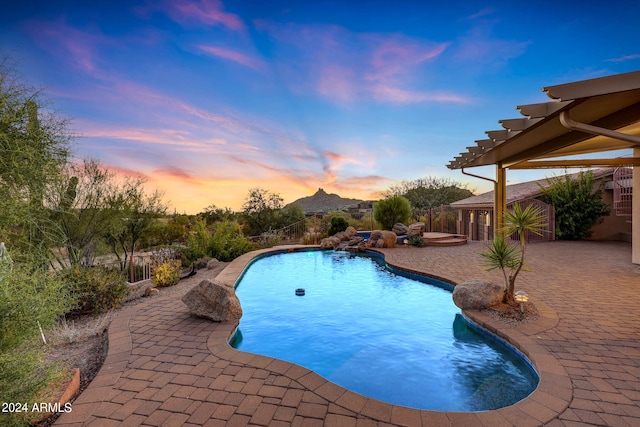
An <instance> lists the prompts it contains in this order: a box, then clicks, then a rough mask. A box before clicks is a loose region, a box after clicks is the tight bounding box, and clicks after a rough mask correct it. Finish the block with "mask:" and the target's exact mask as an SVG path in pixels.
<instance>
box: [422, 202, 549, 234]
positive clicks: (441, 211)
mask: <svg viewBox="0 0 640 427" xmlns="http://www.w3.org/2000/svg"><path fill="white" fill-rule="evenodd" d="M517 203H519V204H520V206H521V207H522V208H523V209H526V208H527V206H530V205H533V206H536V207H538V208H539V209H540V210H541V212H542V216H543V221H544V223H545V227H544V228H543V230H542V235H541V236H539V235H537V234H535V233H531V232H527V233H526V234H525V239H526V240H527V242H537V241H549V240H555V234H556V232H555V224H556V218H555V208H554V207H553V205H550V204H547V203H544V202H542V201H541V200H538V199H527V200H522V201H520V202H517ZM514 204H515V203H510V204H508V205H507V210H512V209H513V205H514ZM493 216H494V213H493V207H490V208H480V209H456V208H452V207H451V206H440V207H438V208H434V209H430V210H429V222H430V224H429V225H427V231H439V232H443V233H452V234H463V235H466V236H467V237H468V239H469V240H475V241H481V242H485V241H489V240H491V239H493V236H494V231H495V230H494V227H493ZM429 227H431V228H429ZM511 238H512V239H513V238H515V237H514V236H511Z"/></svg>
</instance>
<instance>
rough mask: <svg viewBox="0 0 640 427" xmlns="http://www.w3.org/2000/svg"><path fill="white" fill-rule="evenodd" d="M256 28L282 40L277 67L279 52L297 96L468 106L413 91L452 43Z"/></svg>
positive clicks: (260, 24)
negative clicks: (311, 95)
mask: <svg viewBox="0 0 640 427" xmlns="http://www.w3.org/2000/svg"><path fill="white" fill-rule="evenodd" d="M255 26H256V28H257V29H258V30H261V31H266V32H267V33H268V34H269V35H270V36H271V37H273V38H274V39H275V40H276V41H277V42H279V44H278V49H277V50H276V63H277V54H278V52H279V51H281V52H283V58H287V59H286V60H283V61H282V62H281V63H277V66H279V67H280V68H281V69H282V73H281V74H283V75H286V76H287V78H286V83H287V84H288V85H289V86H290V87H291V88H292V89H293V90H294V91H296V92H301V93H304V92H305V91H306V92H308V91H309V89H310V90H312V91H314V92H315V93H316V94H318V95H320V96H323V97H326V98H328V99H331V100H332V101H334V102H337V103H351V102H354V101H356V100H361V99H373V100H375V101H378V102H393V103H418V102H437V103H459V102H466V99H465V97H463V96H461V95H456V94H432V93H429V92H425V91H424V89H422V90H417V89H416V88H415V87H414V86H415V85H416V84H422V85H423V84H424V83H423V82H424V81H425V80H428V79H426V78H425V73H426V72H427V71H426V68H425V65H426V64H428V63H430V62H433V61H436V60H437V59H438V58H439V57H440V56H441V55H442V54H443V53H444V52H445V50H446V49H447V48H448V46H449V44H448V43H436V42H431V41H428V40H420V39H414V38H410V37H407V36H404V35H399V34H380V33H375V34H372V33H354V32H351V31H349V30H347V29H345V28H342V27H338V26H335V25H298V24H285V25H279V24H276V23H272V22H268V21H256V22H255ZM292 48H293V51H292V50H291V49H292ZM291 57H293V60H290V58H291ZM292 63H293V64H294V65H291V64H292ZM427 77H429V76H427Z"/></svg>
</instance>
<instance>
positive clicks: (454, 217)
mask: <svg viewBox="0 0 640 427" xmlns="http://www.w3.org/2000/svg"><path fill="white" fill-rule="evenodd" d="M424 225H425V231H427V232H439V233H450V234H461V233H460V232H459V231H458V210H457V209H456V208H453V207H451V206H449V205H442V206H438V207H437V208H431V209H429V210H427V211H426V213H425V221H424Z"/></svg>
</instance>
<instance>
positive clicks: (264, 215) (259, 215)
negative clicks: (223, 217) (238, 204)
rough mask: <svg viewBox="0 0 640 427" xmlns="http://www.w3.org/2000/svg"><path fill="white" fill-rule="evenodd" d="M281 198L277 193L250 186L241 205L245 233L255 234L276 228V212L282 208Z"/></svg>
mask: <svg viewBox="0 0 640 427" xmlns="http://www.w3.org/2000/svg"><path fill="white" fill-rule="evenodd" d="M282 202H283V199H282V197H280V195H279V194H277V193H271V192H269V191H268V190H265V189H262V188H252V189H250V190H249V194H248V195H247V198H246V199H245V202H244V204H243V205H242V216H243V218H244V221H245V223H246V227H247V233H248V234H249V235H251V236H257V235H259V234H261V233H263V232H265V231H268V230H271V229H273V228H277V225H278V224H277V213H278V211H279V210H280V209H281V208H282Z"/></svg>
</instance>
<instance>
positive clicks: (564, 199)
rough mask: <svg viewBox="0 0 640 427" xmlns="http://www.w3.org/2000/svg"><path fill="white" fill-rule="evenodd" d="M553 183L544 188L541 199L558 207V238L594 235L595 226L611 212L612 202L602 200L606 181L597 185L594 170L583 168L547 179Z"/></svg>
mask: <svg viewBox="0 0 640 427" xmlns="http://www.w3.org/2000/svg"><path fill="white" fill-rule="evenodd" d="M547 182H548V183H549V186H548V187H547V188H541V190H542V196H541V197H540V200H542V201H543V202H545V203H549V204H552V205H553V206H554V207H555V210H556V239H558V240H580V239H586V238H589V237H591V228H592V227H593V226H594V225H597V224H598V223H600V222H601V221H602V218H603V217H605V216H607V215H609V206H608V205H607V204H606V203H605V202H604V201H603V200H602V194H603V192H604V184H603V182H602V181H601V182H600V183H599V185H596V179H595V177H594V176H593V172H591V171H587V172H580V174H579V175H578V177H576V178H572V177H571V176H570V175H565V176H564V177H557V178H550V179H547Z"/></svg>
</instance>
